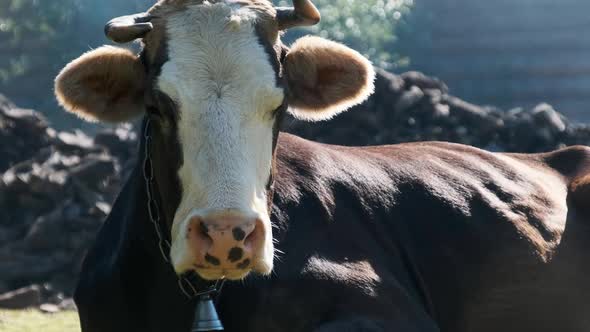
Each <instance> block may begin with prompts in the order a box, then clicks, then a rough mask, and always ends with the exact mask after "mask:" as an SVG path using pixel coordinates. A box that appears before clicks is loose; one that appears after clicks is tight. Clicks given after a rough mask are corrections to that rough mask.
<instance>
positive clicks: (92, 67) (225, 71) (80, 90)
mask: <svg viewBox="0 0 590 332" xmlns="http://www.w3.org/2000/svg"><path fill="white" fill-rule="evenodd" d="M296 3H297V4H298V5H297V9H298V10H297V11H293V10H292V9H279V10H278V11H277V9H275V8H274V7H273V6H272V5H271V3H270V2H268V1H256V0H246V1H172V0H169V1H160V2H159V3H158V4H157V5H155V6H154V7H153V8H151V9H150V10H149V11H148V12H147V13H146V14H141V15H139V16H132V17H125V18H122V19H119V20H115V21H113V22H112V23H110V25H108V26H107V34H108V35H109V36H110V37H112V38H113V39H115V40H117V41H121V42H128V41H131V40H133V39H136V38H143V43H144V51H143V53H142V56H141V57H138V56H136V55H134V54H133V53H131V52H129V51H127V50H123V49H120V48H115V47H108V46H105V47H102V48H99V49H96V50H94V51H91V52H89V53H87V54H85V55H83V56H82V57H80V58H79V59H77V60H75V61H74V62H72V63H71V64H69V65H68V66H67V67H66V68H65V69H64V70H63V72H62V73H61V74H60V75H59V77H58V78H57V81H56V91H57V97H58V100H59V101H60V103H61V104H62V105H63V106H64V107H65V108H66V109H68V110H70V111H72V112H75V113H77V114H79V115H81V116H83V117H84V118H87V119H90V120H100V121H122V120H127V119H130V118H132V117H134V116H138V115H142V114H145V112H146V109H147V110H148V116H150V117H153V118H156V119H157V129H156V130H157V131H158V132H159V133H161V135H162V136H163V139H165V140H166V143H164V144H163V147H164V146H165V149H167V150H170V151H171V152H172V151H174V150H178V151H174V152H175V154H174V155H171V156H170V157H169V158H170V162H171V163H173V165H169V166H175V165H176V164H178V166H179V167H178V168H176V169H170V172H171V173H172V172H174V175H171V177H170V179H177V180H178V186H179V188H180V190H181V191H182V194H181V195H180V196H179V197H178V201H175V202H173V203H171V204H172V205H174V209H173V210H174V211H173V210H169V213H170V215H169V217H170V220H172V221H173V223H172V250H171V253H170V256H171V258H172V261H173V265H174V268H175V269H176V271H177V272H179V273H182V272H185V271H187V270H190V269H194V268H196V269H197V271H198V273H199V274H200V275H201V276H202V277H204V278H207V279H218V278H220V277H223V276H225V277H226V278H229V279H240V278H243V277H244V276H245V275H246V274H247V273H248V271H249V270H250V269H253V270H255V271H257V272H259V273H262V274H268V273H270V272H271V270H272V266H273V243H272V231H271V223H270V217H269V206H268V202H269V194H268V189H269V184H270V181H271V173H272V172H271V171H272V168H273V167H272V164H273V150H274V146H273V144H274V143H275V142H276V138H277V134H278V130H277V124H278V120H279V119H280V117H281V115H282V114H283V113H284V111H285V108H286V106H287V105H290V106H291V107H292V108H291V109H290V112H291V113H292V114H294V115H295V116H297V117H298V118H301V119H307V120H322V119H328V118H330V117H332V116H334V115H336V114H337V113H339V112H342V111H344V110H346V109H347V108H349V107H350V106H352V105H355V104H358V103H359V102H361V101H363V100H364V99H365V98H367V96H369V95H370V94H371V92H372V89H373V78H374V72H373V69H372V67H371V65H370V63H369V61H367V60H366V59H365V58H364V57H362V56H361V55H360V54H358V53H357V52H355V51H353V50H351V49H349V48H347V47H345V46H343V45H341V44H337V43H334V42H331V41H328V40H325V39H321V38H318V37H305V38H302V39H300V40H299V41H297V42H296V43H295V44H294V45H293V46H292V47H291V49H288V48H286V47H285V46H284V45H282V44H281V42H280V38H279V32H280V29H281V28H284V27H289V26H294V25H297V24H300V23H307V22H313V23H316V22H318V21H319V19H320V14H319V12H318V11H317V9H316V8H315V7H314V6H313V4H311V3H310V2H307V1H299V2H296ZM302 18H303V19H302ZM174 191H177V189H176V188H174ZM230 251H231V252H232V254H231V255H230V254H229V253H230Z"/></svg>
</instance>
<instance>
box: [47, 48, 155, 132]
mask: <svg viewBox="0 0 590 332" xmlns="http://www.w3.org/2000/svg"><path fill="white" fill-rule="evenodd" d="M145 81H146V73H145V70H144V67H143V65H142V63H141V60H140V59H139V58H138V56H136V55H135V54H133V53H132V52H131V51H128V50H125V49H122V48H117V47H111V46H103V47H101V48H98V49H96V50H93V51H90V52H88V53H86V54H84V55H82V56H81V57H79V58H78V59H76V60H74V61H72V62H71V63H70V64H68V65H67V66H66V67H65V68H64V69H63V70H62V71H61V73H60V74H59V75H58V76H57V78H56V79H55V95H56V97H57V100H58V102H59V103H60V105H62V106H63V107H64V108H65V109H66V110H67V111H69V112H72V113H75V114H77V115H79V116H80V117H82V118H84V119H86V120H88V121H97V120H98V121H105V122H120V121H126V120H129V119H131V118H133V117H135V116H137V115H139V114H141V113H142V112H144V109H145V107H144V87H145V84H146V82H145Z"/></svg>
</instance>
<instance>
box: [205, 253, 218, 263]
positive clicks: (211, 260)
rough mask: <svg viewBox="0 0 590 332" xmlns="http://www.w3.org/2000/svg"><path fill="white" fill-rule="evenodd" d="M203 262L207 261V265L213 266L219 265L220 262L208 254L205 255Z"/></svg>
mask: <svg viewBox="0 0 590 332" xmlns="http://www.w3.org/2000/svg"><path fill="white" fill-rule="evenodd" d="M205 260H206V261H207V263H209V264H211V265H215V266H219V265H221V262H220V261H219V259H218V258H216V257H213V256H211V255H209V254H207V255H205Z"/></svg>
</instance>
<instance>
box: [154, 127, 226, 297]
mask: <svg viewBox="0 0 590 332" xmlns="http://www.w3.org/2000/svg"><path fill="white" fill-rule="evenodd" d="M150 127H151V119H150V118H149V117H148V118H147V119H146V121H145V128H144V132H143V138H144V140H145V145H144V159H143V178H144V180H145V191H146V193H147V210H148V215H149V218H150V222H151V223H152V225H153V226H154V229H155V231H156V235H157V236H158V248H159V249H160V253H161V254H162V258H163V259H164V261H165V262H166V263H170V259H169V256H168V254H167V253H170V248H171V244H170V241H168V240H167V239H165V238H164V236H163V234H164V233H163V232H162V227H161V218H160V209H159V207H158V202H157V201H156V198H155V197H154V184H155V176H154V165H153V161H152V156H151V151H150V146H151V144H150V143H151V141H152V137H151V135H150V129H151V128H150ZM191 277H192V278H191ZM194 278H196V275H195V274H194V273H193V274H192V275H190V276H179V277H178V286H179V287H180V290H181V291H182V292H183V293H184V295H186V296H187V297H188V298H189V299H192V298H196V297H200V296H203V295H215V294H219V293H220V292H221V289H222V288H223V285H224V283H225V279H221V280H217V281H216V282H215V283H213V284H212V285H210V286H209V288H208V289H206V290H203V291H199V290H198V289H197V287H195V286H194V284H193V282H192V281H191V280H190V279H193V281H194ZM187 287H188V288H190V290H191V291H190V292H188V291H187Z"/></svg>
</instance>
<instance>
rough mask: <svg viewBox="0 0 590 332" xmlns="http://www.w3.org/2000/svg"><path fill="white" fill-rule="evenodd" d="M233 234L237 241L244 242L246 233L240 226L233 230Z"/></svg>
mask: <svg viewBox="0 0 590 332" xmlns="http://www.w3.org/2000/svg"><path fill="white" fill-rule="evenodd" d="M232 234H233V236H234V239H236V241H242V240H243V239H244V238H246V232H245V231H244V230H243V229H242V228H241V227H239V226H238V227H234V229H232Z"/></svg>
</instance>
